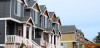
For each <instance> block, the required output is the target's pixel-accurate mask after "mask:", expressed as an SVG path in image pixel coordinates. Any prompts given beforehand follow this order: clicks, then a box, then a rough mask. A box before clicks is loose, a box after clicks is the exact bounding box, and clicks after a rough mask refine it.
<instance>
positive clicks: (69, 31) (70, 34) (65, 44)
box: [60, 25, 84, 48]
mask: <svg viewBox="0 0 100 48" xmlns="http://www.w3.org/2000/svg"><path fill="white" fill-rule="evenodd" d="M61 32H62V39H61V41H60V42H61V46H62V48H81V47H83V45H84V34H83V33H82V32H81V30H79V29H77V28H76V27H75V25H69V26H61Z"/></svg>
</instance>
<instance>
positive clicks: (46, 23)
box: [45, 17, 48, 28]
mask: <svg viewBox="0 0 100 48" xmlns="http://www.w3.org/2000/svg"><path fill="white" fill-rule="evenodd" d="M47 21H48V20H47V17H45V28H47Z"/></svg>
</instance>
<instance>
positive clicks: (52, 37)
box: [52, 34, 54, 48]
mask: <svg viewBox="0 0 100 48" xmlns="http://www.w3.org/2000/svg"><path fill="white" fill-rule="evenodd" d="M52 45H53V46H52V47H53V48H54V34H53V35H52Z"/></svg>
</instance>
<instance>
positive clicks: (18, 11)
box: [15, 1, 21, 16]
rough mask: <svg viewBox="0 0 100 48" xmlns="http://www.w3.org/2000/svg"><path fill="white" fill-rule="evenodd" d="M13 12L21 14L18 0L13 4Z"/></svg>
mask: <svg viewBox="0 0 100 48" xmlns="http://www.w3.org/2000/svg"><path fill="white" fill-rule="evenodd" d="M15 14H16V15H17V16H21V3H20V2H19V1H16V4H15Z"/></svg>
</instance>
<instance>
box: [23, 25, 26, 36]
mask: <svg viewBox="0 0 100 48" xmlns="http://www.w3.org/2000/svg"><path fill="white" fill-rule="evenodd" d="M23 37H25V38H26V24H23Z"/></svg>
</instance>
